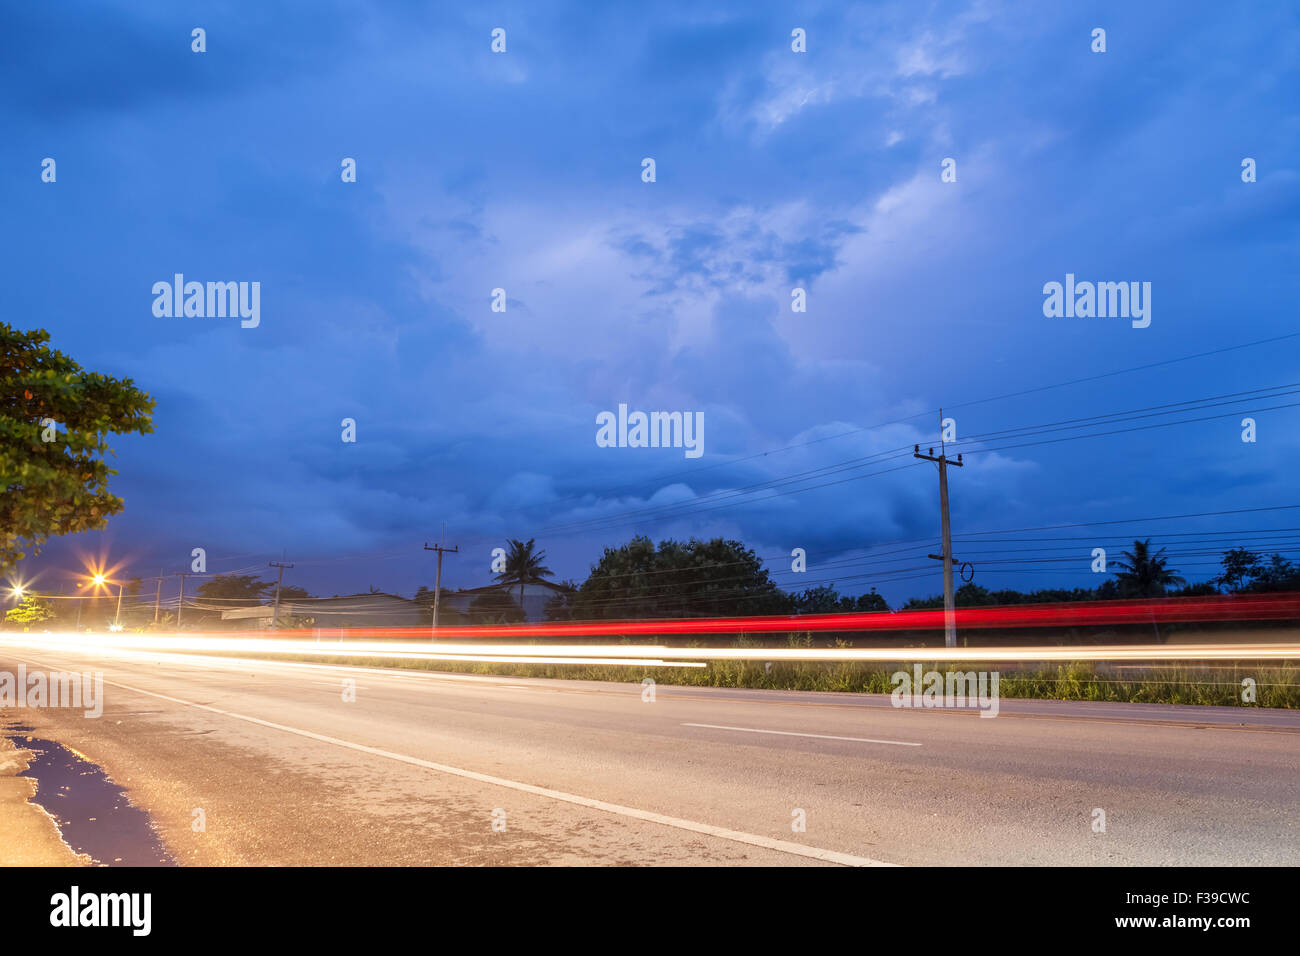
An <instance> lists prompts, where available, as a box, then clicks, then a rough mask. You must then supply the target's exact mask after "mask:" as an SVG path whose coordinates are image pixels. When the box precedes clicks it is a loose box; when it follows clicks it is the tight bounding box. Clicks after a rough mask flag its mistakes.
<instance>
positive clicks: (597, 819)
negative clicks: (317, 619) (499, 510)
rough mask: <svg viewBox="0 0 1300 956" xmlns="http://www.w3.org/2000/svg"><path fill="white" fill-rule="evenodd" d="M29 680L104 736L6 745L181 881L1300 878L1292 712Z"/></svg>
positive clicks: (221, 669)
mask: <svg viewBox="0 0 1300 956" xmlns="http://www.w3.org/2000/svg"><path fill="white" fill-rule="evenodd" d="M20 663H24V664H26V665H27V666H28V668H29V669H30V668H44V669H49V670H79V671H81V670H97V671H102V672H103V674H104V680H105V705H104V713H103V716H102V717H100V718H98V719H87V718H85V717H84V716H83V715H82V712H81V711H80V710H64V709H52V708H46V709H22V710H7V711H0V723H3V722H4V721H5V720H6V719H7V720H8V721H9V723H10V724H13V723H15V722H21V723H23V724H25V725H27V726H30V727H32V728H33V729H32V731H31V733H32V734H33V735H35V736H37V737H44V738H48V739H52V740H56V741H58V742H60V743H62V744H64V745H65V746H67V747H70V748H72V749H73V750H75V751H77V752H79V753H80V754H83V755H84V756H85V757H86V758H87V759H89V760H91V761H93V762H94V763H97V764H99V765H101V766H102V767H104V768H105V769H106V770H107V772H108V774H109V775H110V777H111V778H112V779H113V780H114V781H116V782H117V783H118V784H120V785H121V786H123V787H125V788H126V790H127V793H128V795H129V797H130V799H131V800H132V801H133V802H134V803H135V804H136V805H137V806H139V807H141V808H142V809H144V810H145V811H147V812H148V813H149V814H150V815H151V817H152V819H153V821H154V825H155V827H156V828H157V830H158V831H159V833H160V834H161V836H162V838H163V840H164V842H165V844H166V846H167V848H168V849H169V850H170V851H171V853H172V854H173V855H174V857H175V858H176V859H177V860H178V861H180V862H181V863H182V864H188V865H195V864H198V865H220V864H266V865H295V864H302V865H322V864H326V865H327V864H353V865H365V864H470V865H482V864H486V865H503V864H521V865H539V864H540V865H567V864H596V865H605V864H677V865H683V864H684V865H691V864H729V865H734V864H741V865H755V864H758V865H806V864H811V865H831V864H836V863H859V864H866V863H872V862H877V863H886V864H901V865H921V864H928V865H949V864H994V865H1025V864H1028V865H1036V864H1082V865H1103V866H1121V865H1131V864H1157V865H1160V864H1211V865H1214V864H1221V865H1240V866H1253V865H1282V864H1286V865H1296V864H1297V863H1300V823H1298V822H1297V821H1300V813H1298V811H1300V713H1296V712H1290V711H1275V710H1274V711H1268V710H1253V709H1252V710H1246V709H1235V708H1202V707H1169V706H1163V705H1142V704H1126V705H1111V704H1096V703H1082V702H1081V703H1073V702H1071V703H1063V702H1047V701H1013V700H1004V701H1002V703H1001V712H1000V715H999V716H998V717H996V718H993V719H988V718H980V717H978V716H976V715H975V714H974V713H970V712H966V713H961V712H955V711H945V710H902V709H895V708H893V707H891V706H890V704H889V699H888V697H878V696H856V695H855V696H850V695H839V694H829V693H797V692H779V691H778V692H772V691H751V690H720V689H708V688H682V687H669V686H663V685H661V686H659V687H658V688H657V689H656V693H655V700H654V701H653V702H647V701H645V700H643V689H642V687H641V686H640V685H639V684H614V683H596V682H588V681H551V680H534V679H520V678H506V677H484V676H471V675H452V674H436V673H431V672H412V671H387V670H382V671H381V670H374V669H364V668H351V667H337V666H329V665H303V664H290V663H279V662H266V661H236V660H232V659H229V658H195V657H188V656H186V655H179V654H157V653H153V654H140V653H130V652H111V653H106V654H105V655H104V656H96V657H94V658H92V657H89V656H86V655H84V654H73V653H68V652H66V651H62V650H60V651H58V652H53V651H48V650H44V649H40V650H38V649H32V650H30V651H29V650H27V649H18V648H8V647H6V648H0V670H8V671H14V670H16V668H17V665H18V664H20ZM348 679H350V680H353V681H355V698H356V699H355V701H346V700H344V696H345V694H344V682H345V680H348ZM1098 808H1099V809H1101V810H1104V811H1105V824H1106V826H1105V832H1094V819H1095V814H1094V810H1095V809H1098ZM200 809H201V810H202V811H203V817H204V822H205V829H203V830H202V832H196V830H195V826H194V825H193V824H194V820H195V818H196V814H195V811H196V810H200ZM796 811H802V818H803V820H804V821H805V827H806V828H805V829H804V830H803V831H797V830H796V829H795V828H794V826H793V825H792V824H793V823H794V822H795V821H796V818H797V817H799V816H800V814H797V813H796Z"/></svg>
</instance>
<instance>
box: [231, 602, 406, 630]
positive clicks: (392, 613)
mask: <svg viewBox="0 0 1300 956" xmlns="http://www.w3.org/2000/svg"><path fill="white" fill-rule="evenodd" d="M274 610H275V606H274V604H273V603H272V604H259V605H257V606H256V607H241V608H233V609H231V610H229V611H222V612H221V620H222V621H223V622H225V623H226V624H227V625H228V626H233V627H236V628H249V629H255V630H264V629H266V628H269V627H270V626H271V615H272V614H273V613H274ZM291 617H292V618H300V619H301V618H311V619H312V626H313V627H316V628H336V627H418V626H420V625H428V624H429V620H428V615H426V614H425V613H424V611H423V609H422V608H421V607H420V605H418V604H416V603H415V602H414V601H412V600H411V599H410V598H404V597H399V596H398V595H396V594H383V593H380V594H349V595H346V596H344V597H332V598H294V599H293V600H292V601H288V600H286V601H281V602H280V621H281V622H282V623H283V622H285V621H286V620H287V619H288V618H291Z"/></svg>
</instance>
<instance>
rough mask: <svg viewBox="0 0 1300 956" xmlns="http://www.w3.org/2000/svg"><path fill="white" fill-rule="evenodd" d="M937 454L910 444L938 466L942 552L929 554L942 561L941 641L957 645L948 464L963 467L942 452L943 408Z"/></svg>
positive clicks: (916, 455)
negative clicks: (923, 452)
mask: <svg viewBox="0 0 1300 956" xmlns="http://www.w3.org/2000/svg"><path fill="white" fill-rule="evenodd" d="M939 427H940V434H939V455H938V457H937V458H936V457H935V454H934V449H933V448H931V449H930V453H929V454H928V455H922V454H921V446H920V445H913V446H912V457H913V458H924V459H925V460H926V461H933V462H935V463H937V464H938V466H939V514H940V520H941V523H942V526H943V553H942V554H940V555H934V554H932V555H930V557H932V558H940V559H941V560H942V561H943V642H944V644H945V645H946V646H948V647H956V646H957V615H956V610H955V606H954V604H953V594H952V527H951V525H950V524H949V522H948V466H949V465H956V466H957V467H958V468H961V467H963V465H962V461H961V455H960V454H958V455H957V460H956V461H953V460H952V459H950V458H949V457H948V456H947V455H946V454H944V447H943V432H942V429H943V409H940V410H939Z"/></svg>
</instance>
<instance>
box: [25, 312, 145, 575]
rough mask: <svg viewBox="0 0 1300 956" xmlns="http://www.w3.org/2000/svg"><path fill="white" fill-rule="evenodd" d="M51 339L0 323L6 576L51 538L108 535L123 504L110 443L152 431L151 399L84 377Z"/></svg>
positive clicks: (117, 382) (131, 387)
mask: <svg viewBox="0 0 1300 956" xmlns="http://www.w3.org/2000/svg"><path fill="white" fill-rule="evenodd" d="M49 339H50V334H49V333H48V332H46V331H45V330H44V329H34V330H32V331H30V332H20V331H19V330H18V329H15V328H14V327H12V326H10V325H7V324H5V323H3V322H0V571H3V570H5V569H8V568H11V567H13V566H14V565H16V564H17V563H18V562H19V561H21V560H22V559H23V558H24V557H25V556H26V552H25V550H24V549H25V548H28V547H31V548H34V549H35V550H37V551H39V550H40V548H41V545H43V544H44V543H45V541H46V539H48V538H50V537H54V536H58V535H64V534H75V533H77V532H80V531H90V530H95V529H98V528H103V527H104V526H105V524H107V522H108V518H109V517H110V516H112V515H115V514H117V513H118V512H120V511H121V510H122V508H123V507H124V502H123V501H122V499H121V498H119V497H118V496H116V495H114V494H112V493H111V492H110V491H109V490H108V479H109V478H110V477H111V476H112V475H115V474H117V472H116V471H114V470H113V469H112V468H109V467H108V466H107V465H106V464H105V463H104V456H105V455H106V454H108V453H110V452H111V451H112V449H111V448H110V447H109V445H108V436H109V435H114V434H127V433H131V432H135V433H138V434H145V433H147V432H151V431H153V421H152V418H151V415H152V413H153V410H154V401H153V399H152V398H150V397H149V396H148V395H146V394H145V393H144V392H142V391H140V390H139V389H138V388H136V387H135V384H134V383H133V382H132V381H131V379H129V378H126V379H117V378H111V377H110V376H107V375H101V374H99V373H98V372H87V371H85V370H84V369H82V368H81V366H80V365H78V364H77V363H76V362H74V361H73V360H72V359H71V358H69V357H68V356H66V355H64V354H63V353H62V352H58V351H55V350H54V349H51V348H50V347H49V345H48V344H47V343H48V342H49ZM59 426H61V427H62V429H63V430H62V431H59V430H58V428H59ZM46 439H50V440H46Z"/></svg>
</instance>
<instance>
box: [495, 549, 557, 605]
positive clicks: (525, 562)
mask: <svg viewBox="0 0 1300 956" xmlns="http://www.w3.org/2000/svg"><path fill="white" fill-rule="evenodd" d="M534 540H535V539H533V538H529V539H528V540H527V541H516V540H515V539H514V538H511V539H510V541H509V545H510V547H509V548H508V549H507V551H506V562H505V564H506V569H505V570H504V571H502V572H501V573H500V574H498V575H497V581H499V582H500V583H502V584H518V585H519V604H520V605H521V606H522V605H523V603H524V585H526V584H535V583H536V582H538V581H540V580H541V579H542V578H549V577H553V576H554V575H555V572H554V571H552V570H551V569H550V568H548V567H546V565H544V564H542V562H543V561H545V560H546V552H545V551H538V550H536V549H535V548H534V547H533V541H534Z"/></svg>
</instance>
